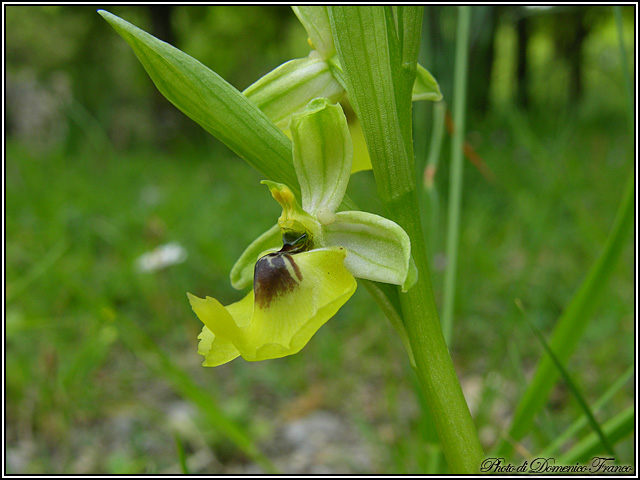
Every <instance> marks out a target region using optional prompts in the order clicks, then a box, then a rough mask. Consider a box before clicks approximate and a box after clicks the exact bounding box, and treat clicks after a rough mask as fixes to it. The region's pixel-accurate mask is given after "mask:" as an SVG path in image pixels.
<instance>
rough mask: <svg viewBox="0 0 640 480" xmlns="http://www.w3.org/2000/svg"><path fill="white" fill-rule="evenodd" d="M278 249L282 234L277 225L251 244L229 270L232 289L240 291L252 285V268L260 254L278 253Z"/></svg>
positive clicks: (280, 245)
mask: <svg viewBox="0 0 640 480" xmlns="http://www.w3.org/2000/svg"><path fill="white" fill-rule="evenodd" d="M280 247H282V232H281V231H280V227H279V226H278V225H274V226H273V227H271V228H270V229H269V230H267V231H266V232H264V233H263V234H262V235H260V236H259V237H258V238H256V239H255V240H254V241H253V242H251V244H250V245H249V246H248V247H247V248H246V249H245V251H244V252H242V255H240V258H238V261H237V262H236V263H235V265H234V266H233V268H232V269H231V275H230V277H231V285H233V288H236V289H238V290H242V289H243V288H247V287H248V286H250V285H251V284H252V283H253V267H254V266H255V264H256V262H257V261H258V258H259V257H260V254H262V253H265V252H268V253H271V252H272V251H278V250H280Z"/></svg>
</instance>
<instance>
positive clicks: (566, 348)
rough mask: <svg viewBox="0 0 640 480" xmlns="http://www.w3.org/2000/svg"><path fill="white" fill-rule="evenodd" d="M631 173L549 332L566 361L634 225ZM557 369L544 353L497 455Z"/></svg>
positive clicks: (523, 428)
mask: <svg viewBox="0 0 640 480" xmlns="http://www.w3.org/2000/svg"><path fill="white" fill-rule="evenodd" d="M634 186H635V182H634V176H633V174H632V175H630V176H629V180H628V182H627V185H626V188H625V191H624V194H623V198H622V202H621V203H620V206H619V207H618V212H617V214H616V219H615V221H614V225H613V228H612V229H611V232H610V234H609V237H608V238H607V241H606V243H605V245H604V247H603V248H602V250H601V252H600V255H599V256H598V258H597V259H596V261H595V262H594V264H593V265H592V266H591V268H590V269H589V272H588V273H587V276H586V278H585V280H584V281H583V282H582V284H581V286H580V288H579V289H578V291H577V292H576V294H575V295H574V296H573V298H572V299H571V302H570V303H569V305H568V306H567V308H566V309H565V311H564V312H563V314H562V315H561V316H560V318H559V319H558V321H557V322H556V325H555V327H554V329H553V332H552V334H551V340H550V341H549V346H550V347H551V349H552V350H553V351H554V352H556V355H557V357H558V359H559V360H560V361H561V362H562V363H566V362H567V360H568V359H569V357H570V356H571V354H572V353H573V352H574V351H575V349H576V347H577V346H578V343H579V341H580V339H581V338H582V335H583V333H584V331H585V329H586V327H587V325H588V323H589V322H588V319H589V318H590V316H591V314H592V313H593V311H594V310H595V307H596V305H597V303H598V300H599V299H600V297H601V296H602V294H603V292H604V291H605V290H606V289H605V287H606V284H607V282H608V281H609V278H610V277H611V275H612V273H613V270H614V267H615V266H616V263H617V261H618V259H619V258H620V256H621V255H622V251H623V250H624V247H625V244H626V242H627V240H628V235H629V233H630V231H631V228H632V227H633V220H634ZM558 377H559V375H558V371H557V369H556V368H555V366H554V364H553V360H551V358H550V356H549V355H548V354H545V355H544V356H543V357H542V359H541V360H540V362H539V363H538V366H537V368H536V371H535V374H534V377H533V379H532V380H531V382H530V383H529V386H528V388H527V390H526V391H525V393H524V394H523V396H522V398H521V399H520V402H519V403H518V406H517V408H516V411H515V414H514V417H513V421H512V423H511V428H510V429H509V433H508V436H507V439H505V440H503V441H502V442H501V443H500V445H499V446H498V447H497V452H496V454H497V455H498V456H503V457H505V456H508V454H509V453H510V452H511V451H512V445H513V443H515V442H518V441H519V440H520V439H521V438H522V437H523V436H524V435H525V434H526V433H527V432H528V431H529V430H530V428H531V425H532V423H533V418H534V416H535V415H536V413H538V412H539V411H540V409H541V408H542V407H543V406H544V404H545V403H546V401H547V399H548V398H549V394H550V393H551V389H552V388H553V386H554V385H555V382H556V381H557V380H558Z"/></svg>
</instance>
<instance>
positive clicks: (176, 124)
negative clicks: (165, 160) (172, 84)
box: [148, 4, 182, 149]
mask: <svg viewBox="0 0 640 480" xmlns="http://www.w3.org/2000/svg"><path fill="white" fill-rule="evenodd" d="M148 8H149V14H150V16H151V32H150V33H151V34H152V35H153V36H154V37H157V38H159V39H160V40H162V41H164V42H167V43H169V44H171V45H173V46H176V44H175V43H176V35H175V32H174V30H173V26H172V17H173V13H174V6H173V5H166V4H164V5H148ZM152 95H153V101H152V117H153V118H152V122H153V125H154V127H153V128H154V136H155V143H156V145H157V146H158V147H160V148H162V149H165V148H166V147H167V145H168V144H169V143H170V142H171V140H172V139H173V138H175V137H176V135H177V133H178V132H179V131H181V128H180V123H181V120H182V118H181V114H179V112H178V110H177V109H176V108H175V107H174V106H173V105H171V104H170V103H169V102H168V101H167V100H166V99H165V98H164V96H163V95H162V94H161V93H160V92H159V91H158V90H157V89H155V88H154V89H153V94H152Z"/></svg>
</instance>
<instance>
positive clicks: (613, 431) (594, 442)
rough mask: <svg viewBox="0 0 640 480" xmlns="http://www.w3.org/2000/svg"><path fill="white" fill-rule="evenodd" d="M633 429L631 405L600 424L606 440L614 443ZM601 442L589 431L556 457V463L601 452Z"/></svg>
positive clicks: (565, 462)
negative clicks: (565, 451)
mask: <svg viewBox="0 0 640 480" xmlns="http://www.w3.org/2000/svg"><path fill="white" fill-rule="evenodd" d="M634 429H635V407H634V406H633V405H632V406H630V407H628V408H627V409H626V410H624V411H622V412H621V413H619V414H618V415H616V416H615V417H613V418H612V419H610V420H608V421H606V422H605V423H604V425H603V426H602V430H603V431H604V434H605V436H606V437H607V441H608V442H609V443H610V444H612V445H615V444H616V443H617V442H618V441H620V440H622V439H623V438H625V437H626V436H627V435H629V434H630V433H632V432H633V431H634ZM600 447H601V443H600V439H599V438H598V436H597V435H596V434H595V433H594V432H591V433H590V434H589V435H587V436H586V437H585V438H583V439H582V440H581V441H579V442H578V443H576V445H574V446H573V447H572V448H571V449H570V450H569V451H568V452H567V453H565V454H564V455H562V456H561V457H559V458H558V461H557V464H558V465H569V464H573V463H576V462H580V461H584V460H588V459H589V458H591V457H593V456H594V455H597V454H599V453H601V449H600Z"/></svg>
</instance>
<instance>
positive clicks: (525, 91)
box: [516, 15, 530, 109]
mask: <svg viewBox="0 0 640 480" xmlns="http://www.w3.org/2000/svg"><path fill="white" fill-rule="evenodd" d="M529 30H530V18H529V17H528V16H527V15H520V16H519V17H518V19H517V20H516V35H517V60H516V100H517V103H518V105H519V106H521V107H522V108H525V109H526V108H528V107H529V85H528V84H529V72H528V58H527V46H528V40H529Z"/></svg>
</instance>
